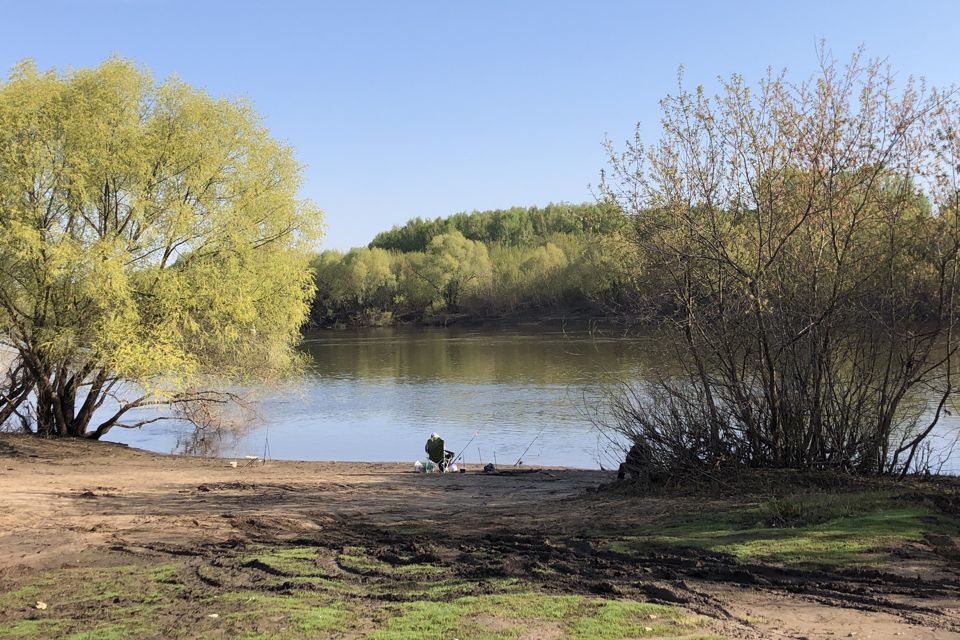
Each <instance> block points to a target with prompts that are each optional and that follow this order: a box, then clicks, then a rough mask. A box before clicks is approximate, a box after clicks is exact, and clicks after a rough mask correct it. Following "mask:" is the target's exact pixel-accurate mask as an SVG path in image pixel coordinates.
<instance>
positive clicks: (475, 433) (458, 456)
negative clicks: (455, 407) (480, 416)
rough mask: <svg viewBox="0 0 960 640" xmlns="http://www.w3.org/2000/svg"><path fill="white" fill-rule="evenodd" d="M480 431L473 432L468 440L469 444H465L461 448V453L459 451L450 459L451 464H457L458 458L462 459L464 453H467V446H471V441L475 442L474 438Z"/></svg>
mask: <svg viewBox="0 0 960 640" xmlns="http://www.w3.org/2000/svg"><path fill="white" fill-rule="evenodd" d="M479 433H480V432H479V431H474V432H473V435H472V436H471V437H470V439H469V440H467V444H465V445H463V449H460V453H458V454H457V455H456V456H455V457H454V458H453V459H452V460H451V461H450V464H456V462H457V460H459V459H460V456H462V455H463V454H464V453H466V451H467V447H469V446H470V443H471V442H473V440H474V438H476V437H477V435H478V434H479Z"/></svg>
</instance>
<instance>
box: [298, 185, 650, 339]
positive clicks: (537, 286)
mask: <svg viewBox="0 0 960 640" xmlns="http://www.w3.org/2000/svg"><path fill="white" fill-rule="evenodd" d="M627 225H628V221H627V219H626V218H625V217H624V216H623V215H622V214H621V213H620V211H619V209H618V208H616V207H612V206H608V205H605V204H602V203H601V204H580V205H571V204H552V205H547V206H546V207H542V208H540V207H530V208H519V207H515V208H512V209H506V210H497V211H482V212H473V213H459V214H455V215H452V216H450V217H447V218H437V219H434V220H423V219H421V218H415V219H413V220H411V221H409V222H408V223H406V224H405V225H402V226H398V227H394V228H393V229H391V230H390V231H386V232H383V233H380V234H378V235H377V236H376V237H375V238H374V239H373V241H372V242H371V243H370V245H369V246H368V247H365V248H357V249H352V250H350V251H348V252H346V253H343V252H339V251H325V252H323V253H321V254H320V255H319V256H317V257H316V259H315V260H314V267H315V269H316V285H317V296H316V298H315V300H314V305H313V314H312V319H313V321H314V322H315V323H317V324H320V325H360V326H364V325H381V324H391V323H394V322H439V321H446V320H449V319H450V318H451V317H455V318H463V317H467V318H473V319H482V318H509V317H518V316H527V317H530V316H533V317H541V316H543V315H549V314H555V315H581V316H583V315H586V316H589V315H602V314H606V313H608V312H609V311H610V309H612V308H614V307H616V306H618V305H621V304H622V303H623V302H624V300H625V298H626V296H627V295H628V294H629V291H630V290H631V287H630V284H629V279H630V272H629V271H628V270H627V269H624V268H623V267H624V266H625V265H627V264H629V262H628V261H625V260H624V259H623V256H624V254H625V253H626V252H628V251H629V250H630V245H629V243H627V242H626V241H625V237H624V235H623V231H624V229H625V228H626V227H627Z"/></svg>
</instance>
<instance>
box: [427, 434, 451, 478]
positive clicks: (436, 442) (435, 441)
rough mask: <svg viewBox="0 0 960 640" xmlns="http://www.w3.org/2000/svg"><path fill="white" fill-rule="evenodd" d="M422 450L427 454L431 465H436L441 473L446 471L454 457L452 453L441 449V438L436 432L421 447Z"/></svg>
mask: <svg viewBox="0 0 960 640" xmlns="http://www.w3.org/2000/svg"><path fill="white" fill-rule="evenodd" d="M423 450H424V451H426V452H427V458H429V459H430V461H431V462H432V463H433V464H435V465H437V468H438V469H439V470H440V472H441V473H443V472H444V471H446V470H447V465H448V464H450V461H451V460H452V459H453V456H454V453H453V451H447V450H446V449H444V448H443V438H441V437H440V434H439V433H437V432H436V431H434V432H433V433H431V434H430V438H429V439H428V440H427V444H426V446H424V447H423Z"/></svg>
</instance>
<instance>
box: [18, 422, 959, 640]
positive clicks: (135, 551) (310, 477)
mask: <svg viewBox="0 0 960 640" xmlns="http://www.w3.org/2000/svg"><path fill="white" fill-rule="evenodd" d="M611 480H613V477H612V474H611V473H609V472H603V471H582V470H564V469H539V470H524V472H517V473H504V474H498V475H485V474H483V473H480V472H479V471H478V470H476V469H468V471H467V473H462V474H447V475H443V476H440V475H420V474H414V473H412V471H411V470H410V469H408V468H407V466H406V465H403V466H401V465H397V464H373V463H317V462H280V461H270V462H267V463H266V464H260V463H259V462H255V463H252V464H248V463H247V461H245V460H240V461H239V464H238V465H237V467H236V468H234V467H232V466H231V465H230V464H229V460H221V459H198V458H186V457H175V456H164V455H157V454H152V453H148V452H144V451H138V450H133V449H128V448H125V447H122V446H119V445H112V444H108V443H92V442H86V441H70V442H57V443H49V442H44V441H41V440H37V439H34V438H28V437H22V436H10V435H3V436H0V583H3V582H7V583H12V582H16V581H18V580H20V579H22V578H23V577H24V576H31V575H35V574H38V573H39V572H42V571H44V570H49V569H58V568H62V567H86V566H94V565H96V564H97V563H99V562H103V563H108V562H116V558H117V557H119V556H123V557H125V558H127V561H129V560H130V559H138V561H142V562H144V563H159V562H160V561H161V560H162V559H163V558H164V557H166V556H169V557H176V558H186V559H187V560H188V561H189V562H193V563H194V565H195V567H196V569H197V571H196V573H197V576H199V579H200V580H201V581H202V582H203V583H204V584H207V585H212V586H214V587H216V586H222V585H224V584H233V583H236V582H238V581H239V582H244V581H249V580H250V578H249V575H248V574H249V573H250V572H252V571H253V570H254V569H256V568H257V567H256V566H253V567H252V568H251V563H250V562H241V557H240V555H238V553H237V551H236V550H237V549H238V548H243V547H244V546H246V545H253V544H262V543H268V544H270V543H275V542H278V541H290V542H296V543H298V544H310V545H312V546H314V547H317V548H318V549H320V550H330V551H331V552H337V551H339V552H342V551H343V550H344V549H356V548H360V549H364V550H366V552H367V553H368V554H369V555H370V557H372V558H375V559H376V560H377V561H380V562H387V563H393V562H395V561H396V559H397V558H411V557H414V558H419V559H421V560H423V561H426V562H433V563H437V564H438V565H440V566H450V567H456V571H457V572H458V573H459V574H460V575H463V576H467V577H475V578H477V579H478V580H481V579H485V578H486V577H489V576H500V577H503V576H515V577H521V578H523V579H525V580H533V581H536V582H537V583H538V584H539V585H540V588H542V589H543V590H544V591H547V592H551V593H572V594H577V593H583V594H601V595H605V596H609V597H613V598H634V599H642V600H646V601H650V602H656V603H661V604H670V605H677V606H680V607H682V608H684V609H685V610H689V611H691V612H693V613H695V614H699V615H702V616H706V617H707V618H709V620H710V630H711V632H712V633H715V634H718V635H720V636H722V637H730V638H733V637H737V638H835V637H857V638H895V637H909V638H929V639H934V638H937V639H940V638H942V639H946V638H960V553H958V552H957V546H956V537H953V538H951V537H950V536H941V537H940V538H937V539H933V540H928V541H925V542H923V543H918V544H916V545H914V546H912V547H909V548H907V547H905V548H904V549H902V550H900V553H899V560H898V561H897V562H896V563H895V564H894V565H892V566H886V567H879V568H869V569H865V568H847V569H842V568H833V569H830V568H811V567H790V566H783V565H776V564H751V563H750V562H738V561H737V560H735V559H734V558H733V557H731V556H729V555H726V554H721V553H715V552H709V551H705V550H702V549H701V550H698V549H695V548H687V547H676V548H662V547H657V548H651V549H650V550H649V552H643V553H640V554H633V555H629V556H628V555H624V554H622V553H616V552H614V551H611V550H610V549H609V548H608V545H605V544H603V542H604V540H605V538H606V537H610V536H616V535H619V534H621V533H624V532H629V531H630V530H632V528H634V527H635V526H636V525H637V524H638V523H642V522H651V521H654V520H656V519H657V518H658V517H662V516H663V515H664V514H670V513H672V512H675V511H677V510H678V509H681V508H691V507H692V506H699V507H702V506H703V504H704V502H705V501H709V500H716V501H719V503H721V504H722V502H723V500H722V499H721V498H710V499H704V498H702V497H696V496H683V495H673V496H663V495H661V496H649V497H645V496H637V495H629V496H628V495H623V494H622V493H618V492H610V491H597V487H598V486H599V485H601V484H603V483H607V482H609V481H611ZM365 580H367V582H365V584H374V585H375V583H376V576H375V575H372V574H371V576H368V577H367V578H365ZM20 608H22V603H19V602H9V601H8V602H2V601H0V623H2V622H3V620H5V619H6V620H10V619H15V618H17V616H18V615H20V614H19V613H18V612H19V611H20ZM0 628H2V627H0ZM0 635H2V634H0Z"/></svg>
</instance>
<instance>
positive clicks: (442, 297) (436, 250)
mask: <svg viewBox="0 0 960 640" xmlns="http://www.w3.org/2000/svg"><path fill="white" fill-rule="evenodd" d="M410 268H411V269H412V270H413V271H414V273H416V275H417V276H419V277H420V278H421V279H422V280H423V281H424V282H426V283H427V284H429V285H430V287H431V288H432V289H433V290H434V291H435V292H436V295H437V298H436V300H437V303H439V304H437V305H436V306H437V307H439V308H446V309H448V310H450V311H457V310H458V309H459V305H460V302H461V300H462V299H463V297H464V296H467V295H471V294H475V293H477V292H478V291H481V290H482V289H484V288H485V287H487V286H488V285H489V284H490V276H491V274H492V267H491V264H490V256H489V254H488V252H487V247H486V246H485V245H483V244H482V243H480V242H475V241H473V240H468V239H466V238H464V237H463V234H462V233H460V232H459V231H453V232H451V233H444V234H441V235H439V236H436V237H434V238H433V240H431V241H430V244H429V245H428V246H427V250H426V252H424V254H423V256H422V258H421V259H419V260H414V261H412V262H411V266H410Z"/></svg>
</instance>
